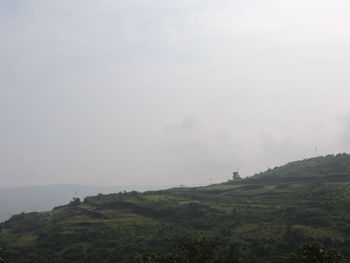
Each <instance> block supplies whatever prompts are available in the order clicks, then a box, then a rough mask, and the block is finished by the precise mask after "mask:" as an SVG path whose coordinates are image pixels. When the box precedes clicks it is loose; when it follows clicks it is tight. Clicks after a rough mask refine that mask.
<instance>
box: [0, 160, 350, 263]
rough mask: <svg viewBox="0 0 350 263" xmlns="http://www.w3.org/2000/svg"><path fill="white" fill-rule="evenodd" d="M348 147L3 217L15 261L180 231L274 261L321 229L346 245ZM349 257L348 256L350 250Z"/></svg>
mask: <svg viewBox="0 0 350 263" xmlns="http://www.w3.org/2000/svg"><path fill="white" fill-rule="evenodd" d="M349 171H350V156H349V155H337V156H326V157H319V158H314V159H309V160H304V161H299V162H294V163H289V164H287V165H286V166H282V167H279V168H275V169H272V170H269V171H267V172H265V173H261V174H258V175H256V176H253V177H251V178H248V179H244V180H241V181H239V182H235V183H233V182H231V183H224V184H218V185H210V186H207V187H197V188H174V189H169V190H163V191H151V192H146V193H142V194H141V193H137V192H130V193H117V194H110V195H98V196H94V197H89V198H85V200H84V202H82V203H80V204H79V203H77V202H75V203H74V202H72V203H70V204H69V205H67V206H62V207H58V208H56V209H54V210H52V211H50V212H43V213H29V214H20V215H17V216H14V217H12V218H11V219H10V220H9V221H7V222H6V223H4V224H2V225H1V226H2V232H1V235H0V239H1V240H2V241H4V242H7V243H8V244H10V246H11V247H13V248H14V250H15V251H17V254H16V255H14V256H13V257H12V259H13V262H35V261H36V262H133V259H134V257H135V255H137V254H140V253H144V252H147V251H154V250H157V249H171V248H172V247H171V246H172V244H173V242H174V240H176V239H177V238H179V237H183V236H206V237H208V238H211V239H213V240H216V241H218V242H222V243H223V244H229V243H230V242H233V243H235V244H236V245H237V246H239V247H240V249H241V250H242V251H243V252H245V253H247V254H250V255H253V256H255V257H256V258H259V259H261V260H265V261H269V260H276V259H278V257H279V256H280V255H281V254H282V253H285V252H287V251H290V250H293V249H295V248H296V247H297V246H299V245H300V244H301V243H303V242H304V241H306V240H308V239H310V238H315V239H318V240H321V241H322V242H323V243H325V244H326V245H328V246H336V247H338V248H343V249H345V252H346V253H349V252H348V251H346V249H347V247H350V173H348V172H349ZM348 256H349V255H348Z"/></svg>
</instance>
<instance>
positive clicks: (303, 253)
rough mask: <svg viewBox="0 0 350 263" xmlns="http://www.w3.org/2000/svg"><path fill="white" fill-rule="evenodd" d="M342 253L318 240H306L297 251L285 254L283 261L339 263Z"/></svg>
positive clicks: (289, 262)
mask: <svg viewBox="0 0 350 263" xmlns="http://www.w3.org/2000/svg"><path fill="white" fill-rule="evenodd" d="M343 258H344V257H343V255H342V253H341V252H340V251H339V250H336V249H330V248H327V247H325V246H323V245H322V244H321V243H319V242H314V241H313V242H307V243H305V244H304V245H303V246H302V247H301V248H300V249H299V250H298V251H297V252H294V253H290V254H288V255H286V256H285V259H284V261H283V262H284V263H341V262H343Z"/></svg>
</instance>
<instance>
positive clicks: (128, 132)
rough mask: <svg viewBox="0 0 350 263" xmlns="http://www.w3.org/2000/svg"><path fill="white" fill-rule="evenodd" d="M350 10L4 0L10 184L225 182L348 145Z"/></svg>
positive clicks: (308, 3) (276, 0)
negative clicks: (236, 172) (233, 174)
mask: <svg viewBox="0 0 350 263" xmlns="http://www.w3.org/2000/svg"><path fill="white" fill-rule="evenodd" d="M349 13H350V2H349V1H345V0H327V1H325V0H317V1H316V0H293V1H291V0H290V1H281V0H265V1H261V0H220V1H217V0H216V1H214V0H212V1H211V0H177V1H173V0H128V1H120V0H61V1H47V0H0V33H1V35H0V40H1V41H0V186H1V187H5V186H20V185H36V184H51V183H80V184H112V185H113V184H119V185H121V184H124V185H125V184H142V185H154V184H156V183H157V180H158V181H159V184H197V183H209V178H213V179H212V181H213V182H220V181H223V180H226V179H227V178H228V177H230V176H231V172H232V170H234V169H236V168H239V169H240V172H241V174H242V175H243V176H248V175H252V174H254V173H255V172H258V171H261V170H265V169H266V168H267V167H273V166H275V165H280V164H283V163H285V162H288V161H292V160H296V159H302V158H307V157H312V156H314V155H315V147H317V149H318V153H319V154H327V153H336V152H346V151H350V137H349V135H350V102H349V99H350V48H349V47H350V16H349Z"/></svg>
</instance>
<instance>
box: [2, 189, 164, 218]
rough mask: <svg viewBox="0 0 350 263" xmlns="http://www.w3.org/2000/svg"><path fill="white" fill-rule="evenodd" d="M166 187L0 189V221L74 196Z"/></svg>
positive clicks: (50, 205)
mask: <svg viewBox="0 0 350 263" xmlns="http://www.w3.org/2000/svg"><path fill="white" fill-rule="evenodd" d="M163 188H166V187H164V186H163V187H156V186H154V187H151V186H91V185H74V184H56V185H42V186H27V187H16V188H2V189H0V222H2V221H5V220H7V219H8V218H10V217H11V216H12V215H15V214H18V213H22V212H33V211H45V210H50V209H52V208H53V207H54V206H58V205H62V204H66V203H68V202H69V201H71V200H72V198H73V197H80V198H84V197H86V196H90V195H97V194H99V193H103V194H109V193H117V192H120V191H133V190H135V191H146V190H157V189H163Z"/></svg>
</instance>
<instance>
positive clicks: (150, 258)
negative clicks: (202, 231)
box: [137, 238, 252, 263]
mask: <svg viewBox="0 0 350 263" xmlns="http://www.w3.org/2000/svg"><path fill="white" fill-rule="evenodd" d="M198 262H201V263H241V262H252V261H250V259H248V258H247V257H244V256H242V255H241V254H240V253H239V252H238V250H237V249H235V248H234V246H232V245H231V247H230V249H229V250H228V251H222V250H220V248H219V246H218V245H217V244H215V243H214V242H212V241H208V240H207V239H204V238H203V239H183V240H180V241H179V242H178V244H177V246H176V247H175V249H174V251H172V252H168V253H166V252H156V253H149V254H145V255H142V256H140V257H139V258H138V259H137V263H198Z"/></svg>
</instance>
